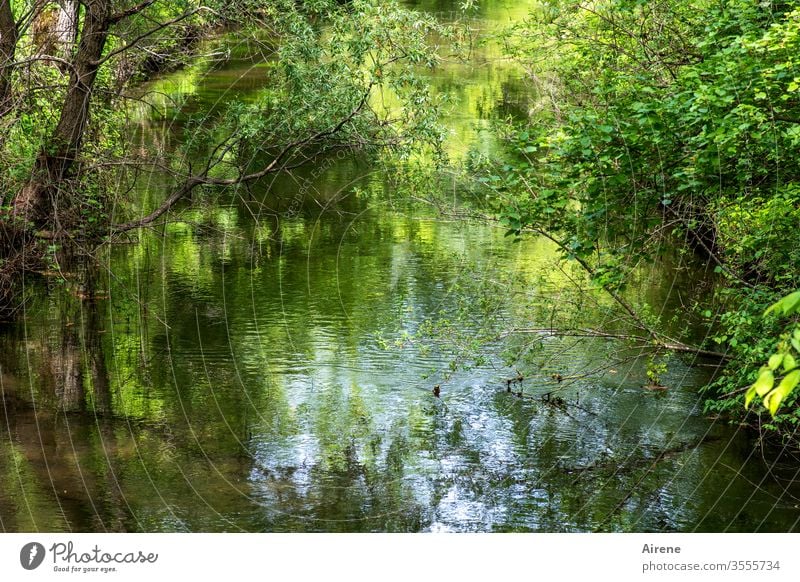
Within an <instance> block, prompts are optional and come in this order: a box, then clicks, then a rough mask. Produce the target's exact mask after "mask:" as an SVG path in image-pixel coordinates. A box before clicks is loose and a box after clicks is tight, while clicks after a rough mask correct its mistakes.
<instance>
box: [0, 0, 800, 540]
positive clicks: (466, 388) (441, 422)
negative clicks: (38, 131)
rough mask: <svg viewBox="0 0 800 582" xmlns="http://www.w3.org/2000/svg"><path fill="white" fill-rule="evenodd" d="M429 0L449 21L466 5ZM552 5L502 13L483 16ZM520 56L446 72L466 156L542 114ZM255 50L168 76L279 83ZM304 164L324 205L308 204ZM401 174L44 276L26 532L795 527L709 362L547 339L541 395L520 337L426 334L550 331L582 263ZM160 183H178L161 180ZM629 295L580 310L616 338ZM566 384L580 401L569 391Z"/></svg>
mask: <svg viewBox="0 0 800 582" xmlns="http://www.w3.org/2000/svg"><path fill="white" fill-rule="evenodd" d="M414 5H415V6H417V7H418V8H419V9H423V10H428V11H430V12H433V13H435V14H439V15H441V16H442V18H444V19H448V18H450V16H449V15H450V14H451V13H452V6H453V3H452V2H419V3H415V4H414ZM526 13H527V7H526V5H525V4H524V3H513V2H483V3H479V11H478V12H477V14H476V16H475V19H476V20H475V22H476V24H478V25H480V27H479V28H482V29H485V30H488V29H491V28H492V27H494V26H498V25H500V24H503V23H505V22H509V21H519V20H520V19H522V18H523V17H524V15H525V14H526ZM499 56H500V53H499V51H498V49H497V47H494V46H492V45H491V44H489V45H488V46H484V47H480V48H479V49H478V50H476V52H475V53H474V54H473V56H472V60H471V61H469V62H466V63H457V62H446V63H444V64H443V65H442V67H441V68H440V69H439V70H438V71H436V72H435V73H434V74H433V75H432V76H431V83H432V85H433V87H434V90H436V91H440V92H442V93H447V94H448V95H451V96H452V97H453V98H454V99H453V102H454V105H453V109H452V110H451V111H450V113H449V117H448V119H447V121H448V124H449V127H450V128H451V130H452V138H451V139H450V141H449V142H448V143H449V145H448V147H449V148H450V149H449V153H450V155H451V157H452V158H453V159H454V160H456V161H457V160H463V159H464V158H465V156H466V155H467V154H468V152H469V151H473V150H475V149H478V150H481V151H486V152H488V151H491V148H492V147H493V146H492V142H491V134H490V132H489V131H488V130H489V127H490V125H489V124H490V122H491V121H492V120H493V119H495V118H496V117H497V116H505V115H507V114H508V112H509V108H512V109H513V108H514V107H517V110H516V111H515V114H518V115H522V114H525V111H526V109H525V105H524V97H525V96H524V95H521V94H520V91H521V87H524V84H523V81H522V80H521V79H522V78H521V76H520V71H518V70H516V68H515V67H514V66H513V65H510V64H507V63H501V62H497V58H498V57H499ZM234 57H235V58H234V59H232V60H231V61H229V63H228V64H226V65H225V66H215V67H210V68H209V67H208V66H203V67H198V68H197V69H189V70H187V71H183V72H179V73H176V74H175V75H171V76H170V77H168V78H167V79H165V80H163V81H159V83H160V85H159V89H160V90H164V91H165V92H167V93H169V94H172V95H173V96H176V97H179V99H178V101H179V102H180V101H182V100H185V102H186V103H187V104H188V105H185V106H186V107H189V108H190V110H191V109H193V110H195V111H204V110H207V109H208V108H210V107H212V106H213V105H214V104H215V103H217V102H219V101H220V99H219V97H220V96H221V95H223V94H225V93H226V92H227V91H228V89H229V88H230V87H231V85H235V87H234V88H235V90H236V91H238V92H241V93H242V94H245V95H247V94H248V92H255V91H257V90H258V89H259V86H260V85H259V83H260V82H263V71H264V67H263V66H262V65H261V64H260V63H261V61H260V60H259V59H256V58H252V55H251V54H249V53H248V54H245V52H241V53H240V54H237V55H234ZM259 79H262V81H259ZM511 95H514V96H515V97H514V98H513V99H511V98H510V97H509V96H511ZM517 97H519V99H520V100H518V101H515V99H517ZM161 106H162V107H166V106H167V102H166V101H165V102H163V103H161ZM190 112H191V111H190ZM147 123H148V122H146V121H145V120H144V119H143V120H142V124H143V126H142V128H141V135H142V136H143V139H144V138H146V140H149V141H159V140H160V141H161V143H163V144H165V145H164V147H165V148H166V149H169V147H170V146H169V144H170V143H174V142H173V140H174V139H176V138H175V134H174V133H170V132H169V131H167V130H166V127H165V126H161V125H148V124H147ZM174 130H175V132H177V133H178V134H179V132H180V128H174ZM482 148H483V149H482ZM486 148H489V149H486ZM303 179H307V180H313V196H307V197H306V198H304V199H303V200H302V204H300V205H299V207H297V208H296V210H297V212H295V213H291V215H289V216H287V215H285V212H286V210H287V208H291V207H292V200H293V199H294V198H295V197H296V196H297V193H298V191H299V186H298V181H302V180H303ZM389 184H390V181H389V180H388V178H387V177H386V176H384V175H383V174H382V172H381V171H380V169H378V168H374V167H372V166H371V165H370V163H369V161H368V160H363V159H359V158H358V157H357V156H356V157H348V158H346V159H338V160H334V162H333V163H331V164H329V165H327V166H326V169H325V171H322V172H314V171H312V170H305V171H301V172H298V173H297V174H296V175H294V176H292V177H282V178H279V179H277V180H275V182H274V183H271V184H270V186H271V187H269V188H267V185H261V187H260V188H255V189H254V191H253V192H252V193H250V194H249V195H248V196H244V197H239V196H238V195H237V196H236V197H234V196H232V195H231V196H228V197H227V198H226V197H223V199H222V201H221V202H218V203H206V204H199V205H198V206H197V207H196V208H195V209H192V210H191V211H185V212H183V213H182V214H181V215H180V222H174V223H171V224H169V225H167V226H165V227H163V229H157V230H154V231H147V232H145V233H143V234H142V236H141V239H140V240H138V241H136V242H135V244H131V245H125V246H119V247H115V248H113V249H104V251H103V252H105V253H106V255H105V256H104V257H103V261H101V264H103V265H105V267H104V268H92V269H89V275H88V279H87V278H86V277H83V278H80V280H79V278H75V277H71V276H65V277H64V278H59V277H53V278H51V279H49V280H48V281H46V282H45V283H42V284H38V287H37V288H36V289H35V293H33V295H32V299H31V302H30V303H29V305H28V306H27V309H26V313H25V317H24V318H23V319H21V320H20V321H19V322H18V323H16V324H15V325H13V326H7V327H6V328H5V329H4V330H3V332H2V334H0V344H2V345H1V346H0V354H2V356H0V358H2V359H0V367H1V368H2V369H1V370H0V381H1V382H2V388H3V403H4V411H5V412H4V420H5V421H6V426H7V430H3V431H0V484H2V489H0V519H1V520H2V521H1V522H0V525H1V526H2V528H3V529H4V530H5V531H32V530H46V531H60V530H73V531H242V530H244V531H418V530H446V531H449V530H458V531H593V530H603V531H631V530H633V531H641V530H643V531H672V530H679V531H693V530H708V531H723V530H735V531H753V530H759V531H763V530H769V531H790V530H793V529H796V525H795V522H796V520H797V519H798V516H800V512H798V508H797V503H796V501H795V498H794V497H792V496H791V494H794V495H797V493H798V492H797V491H792V490H785V489H784V488H783V487H782V486H781V484H780V483H779V482H773V481H768V482H763V483H761V481H762V476H763V474H764V470H765V469H764V466H763V464H762V463H761V460H760V458H758V457H755V456H753V454H752V449H751V447H750V445H749V443H748V442H747V440H746V439H745V438H743V435H739V434H737V433H736V432H735V431H732V430H731V429H728V428H727V427H723V426H719V425H718V423H715V422H713V421H711V420H709V419H705V418H703V417H702V415H701V413H700V411H701V408H702V402H701V397H700V396H699V395H698V393H697V390H696V389H697V387H698V386H699V385H701V384H702V383H703V382H704V381H705V380H706V378H707V375H706V374H705V372H704V371H703V370H702V369H698V368H690V367H687V366H686V365H685V364H684V363H683V362H682V361H681V360H679V359H672V360H670V361H669V368H668V372H667V374H666V375H665V377H664V382H665V383H666V384H667V385H668V386H669V387H670V390H668V391H667V392H664V393H652V392H648V391H645V390H642V385H643V383H644V382H645V381H646V379H645V375H644V364H643V358H630V359H627V360H624V361H621V362H620V363H619V364H613V367H612V365H611V364H609V362H611V361H613V360H614V358H616V357H617V356H618V355H619V349H618V348H619V346H618V345H616V344H614V343H613V342H608V341H605V340H584V341H575V340H572V339H569V338H557V337H555V336H552V335H548V334H539V335H538V336H535V337H534V338H533V339H534V340H535V341H533V342H532V344H531V345H532V346H534V347H530V349H529V353H527V356H526V359H525V360H523V361H522V362H523V364H524V365H522V364H521V368H522V369H523V371H524V372H525V376H526V378H525V380H524V383H523V384H524V392H525V395H526V397H523V398H519V397H516V396H514V395H511V394H509V393H508V392H507V391H506V384H505V379H507V378H509V377H510V376H511V375H513V374H514V373H515V370H512V369H510V368H508V367H506V365H505V364H504V361H503V349H504V345H503V343H502V342H500V341H497V342H488V343H485V344H481V346H480V349H481V350H482V352H483V354H482V355H483V356H485V360H484V362H483V363H480V364H477V365H474V366H472V367H470V368H469V369H466V370H462V369H456V370H455V371H452V370H450V368H449V364H450V361H451V359H452V354H451V353H449V351H448V347H447V344H446V342H433V346H430V345H427V344H426V343H425V342H424V341H422V340H421V339H419V338H418V337H417V336H416V335H415V334H416V332H417V331H418V330H419V329H420V327H421V326H423V325H424V323H425V322H426V321H431V320H437V319H440V318H441V317H443V314H444V315H445V316H449V315H453V314H456V313H459V309H461V308H463V307H464V306H466V312H467V313H470V312H474V318H473V319H470V318H462V319H459V320H457V325H456V326H455V327H453V328H451V331H452V333H451V337H450V339H452V340H454V341H462V340H465V338H467V339H468V338H469V337H470V336H476V337H477V336H482V334H484V333H486V331H487V330H486V329H485V328H486V327H487V326H489V325H491V321H496V320H495V319H491V318H486V317H485V315H486V310H487V309H489V308H492V309H494V307H493V306H495V305H496V304H500V305H502V309H501V310H500V311H499V312H498V313H497V314H495V317H496V318H499V320H500V321H503V322H510V323H511V324H512V325H516V324H517V323H519V322H522V323H524V325H525V326H527V327H531V328H533V327H547V325H548V321H547V319H546V314H547V313H549V312H551V311H552V310H551V309H550V308H551V306H552V304H553V303H555V302H558V301H561V300H563V298H564V297H568V293H567V292H566V287H567V286H568V284H569V279H570V276H571V275H570V273H569V271H567V272H559V271H558V270H555V269H554V268H553V265H554V259H555V252H554V249H553V248H552V246H551V245H550V244H548V243H546V242H544V241H541V240H523V241H522V242H521V243H518V244H514V243H512V242H510V241H508V240H506V239H505V238H504V237H503V233H502V231H500V230H497V229H494V228H492V227H491V226H487V225H485V224H473V223H466V222H449V221H444V220H441V219H438V218H437V217H436V216H433V215H431V214H430V213H429V212H428V211H427V210H425V209H413V208H411V209H409V208H408V207H407V206H405V205H403V206H402V207H401V205H399V204H395V203H394V201H391V202H390V200H392V192H391V191H390V190H389V188H390V186H388V185H389ZM356 188H361V189H362V190H363V191H371V192H373V194H374V195H371V196H368V195H357V194H356ZM142 195H143V198H144V199H146V202H145V204H154V203H155V202H156V201H158V200H159V197H160V196H163V192H161V191H160V189H159V188H158V185H157V182H154V183H151V184H150V186H149V188H148V189H147V190H144V191H143V192H142ZM282 213H284V214H282ZM638 275H639V280H638V281H637V282H636V285H635V286H634V289H633V291H632V293H634V294H635V295H637V298H640V299H641V298H644V299H647V300H648V301H649V302H650V303H652V304H653V305H663V306H665V308H666V309H665V311H667V312H680V306H681V304H682V302H684V301H686V302H688V301H689V300H690V299H691V298H692V297H698V296H702V293H704V292H705V289H704V288H703V287H702V285H698V284H696V282H695V279H696V277H697V272H696V271H692V270H690V269H689V268H688V267H687V268H684V269H683V270H680V269H676V268H675V265H673V264H671V263H669V262H668V261H664V262H663V263H660V264H657V265H651V266H648V267H646V268H642V269H640V271H639V272H638ZM498 281H501V282H503V281H508V283H502V284H498V283H497V282H498ZM512 281H513V283H512ZM503 285H506V287H503ZM498 288H500V289H504V288H505V290H506V291H509V292H513V293H509V297H510V298H511V299H510V301H509V302H506V301H504V300H503V301H498V298H497V297H493V296H492V293H496V292H497V291H496V290H497V289H498ZM676 289H677V290H679V291H680V295H678V294H676V292H675V290H676ZM481 294H483V295H481ZM501 299H504V297H503V298H501ZM487 306H488V307H487ZM604 307H605V306H604V305H603V302H602V301H600V304H599V305H591V304H587V305H586V306H585V307H583V308H582V310H581V311H580V313H581V317H582V318H583V319H584V320H585V321H586V322H589V323H592V324H594V325H608V326H613V322H611V321H609V320H605V319H603V318H605V317H606V315H605V311H604V310H603V308H604ZM603 366H604V367H605V368H606V369H605V371H604V373H600V374H588V375H584V372H586V371H590V370H593V369H596V368H598V367H603ZM556 373H557V374H562V375H563V376H565V377H566V378H567V380H566V381H564V382H561V383H559V382H556V381H555V380H553V378H552V375H553V374H556ZM435 383H440V384H441V385H442V397H441V398H440V399H436V398H435V397H434V396H433V394H432V393H431V388H432V385H433V384H435ZM554 391H557V392H554ZM548 392H554V393H555V394H557V395H558V396H559V398H563V403H561V404H559V403H557V402H553V401H551V402H550V403H547V402H544V401H542V400H541V396H543V395H544V394H546V393H548ZM788 469H790V468H788ZM778 472H779V473H780V467H778ZM753 483H761V486H760V487H758V488H754V485H753Z"/></svg>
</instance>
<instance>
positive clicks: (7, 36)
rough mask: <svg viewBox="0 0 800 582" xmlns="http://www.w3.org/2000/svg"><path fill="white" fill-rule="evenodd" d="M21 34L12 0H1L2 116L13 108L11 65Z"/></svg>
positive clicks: (0, 78) (0, 75) (0, 99)
mask: <svg viewBox="0 0 800 582" xmlns="http://www.w3.org/2000/svg"><path fill="white" fill-rule="evenodd" d="M18 37H19V34H18V32H17V25H16V23H15V22H14V14H13V13H12V12H11V0H0V117H2V116H3V115H5V114H6V113H8V111H9V109H10V108H11V98H12V97H11V71H12V69H11V67H10V66H9V65H10V64H11V63H13V62H14V54H15V52H16V50H17V40H18Z"/></svg>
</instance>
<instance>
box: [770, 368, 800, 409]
mask: <svg viewBox="0 0 800 582" xmlns="http://www.w3.org/2000/svg"><path fill="white" fill-rule="evenodd" d="M798 382H800V370H795V371H794V372H791V373H789V374H787V375H786V377H785V378H784V379H783V380H781V383H780V384H778V387H777V388H775V390H773V391H772V392H770V393H769V394H767V396H766V397H765V398H764V406H766V408H767V410H769V413H770V414H771V415H772V416H775V413H776V412H778V408H780V405H781V402H783V401H784V400H785V399H786V397H787V396H788V395H789V394H790V393H791V391H792V390H794V387H795V386H797V383H798Z"/></svg>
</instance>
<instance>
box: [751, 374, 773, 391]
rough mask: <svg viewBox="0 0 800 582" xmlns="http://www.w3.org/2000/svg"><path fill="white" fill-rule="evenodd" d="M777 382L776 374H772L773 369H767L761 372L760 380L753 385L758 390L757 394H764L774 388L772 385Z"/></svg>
mask: <svg viewBox="0 0 800 582" xmlns="http://www.w3.org/2000/svg"><path fill="white" fill-rule="evenodd" d="M774 384H775V376H774V375H773V374H772V372H771V371H769V370H765V371H763V372H761V375H760V376H759V377H758V380H756V381H755V384H753V387H754V388H755V390H756V394H758V395H759V396H764V395H765V394H766V393H767V392H769V391H770V390H772V386H773V385H774Z"/></svg>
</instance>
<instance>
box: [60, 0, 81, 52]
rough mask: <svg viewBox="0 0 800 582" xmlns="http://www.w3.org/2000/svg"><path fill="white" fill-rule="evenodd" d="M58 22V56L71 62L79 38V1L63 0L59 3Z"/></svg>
mask: <svg viewBox="0 0 800 582" xmlns="http://www.w3.org/2000/svg"><path fill="white" fill-rule="evenodd" d="M59 5H60V6H59V10H58V20H57V21H56V30H55V36H56V46H57V49H56V52H57V53H58V54H57V55H56V56H58V57H61V58H62V59H66V60H69V59H70V57H71V56H72V47H73V46H74V45H75V40H77V38H78V2H77V0H61V1H60V2H59Z"/></svg>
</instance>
